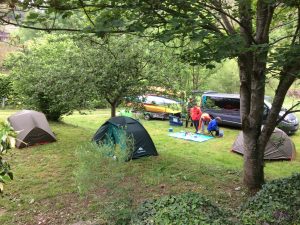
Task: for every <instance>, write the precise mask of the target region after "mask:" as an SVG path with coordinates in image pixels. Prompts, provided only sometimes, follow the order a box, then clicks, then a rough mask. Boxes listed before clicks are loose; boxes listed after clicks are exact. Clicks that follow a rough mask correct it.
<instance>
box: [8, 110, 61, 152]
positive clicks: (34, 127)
mask: <svg viewBox="0 0 300 225" xmlns="http://www.w3.org/2000/svg"><path fill="white" fill-rule="evenodd" d="M8 121H9V123H10V124H11V126H12V127H13V128H14V130H15V131H17V132H18V135H17V142H16V147H17V148H24V147H28V146H31V145H36V144H45V143H49V142H54V141H56V138H55V136H54V134H53V133H52V131H51V129H50V127H49V124H48V121H47V119H46V116H45V115H44V114H43V113H41V112H37V111H33V110H22V111H19V112H17V113H15V114H13V115H11V116H10V117H9V118H8Z"/></svg>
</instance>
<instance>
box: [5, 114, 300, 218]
mask: <svg viewBox="0 0 300 225" xmlns="http://www.w3.org/2000/svg"><path fill="white" fill-rule="evenodd" d="M13 112H14V111H9V110H5V111H3V110H2V111H0V119H5V118H7V117H8V116H9V115H11V114H12V113H13ZM109 117H110V111H109V110H97V111H92V112H89V111H86V112H85V114H79V113H74V114H73V115H70V116H65V117H64V118H63V123H50V126H51V128H52V130H53V131H54V133H55V135H56V136H57V138H58V141H57V142H55V143H52V144H48V145H42V146H37V147H31V148H26V149H22V150H14V151H13V152H14V155H13V156H12V158H11V160H10V162H11V165H12V170H13V172H14V174H15V180H14V181H12V182H10V183H8V184H7V185H6V186H5V188H6V195H5V196H4V198H2V199H1V201H0V209H1V208H4V209H5V210H8V211H7V212H6V213H5V216H0V224H18V223H19V224H25V223H28V224H38V221H39V218H40V216H41V215H42V216H43V217H45V218H48V220H49V221H51V219H50V218H52V219H55V221H56V224H72V222H73V223H74V222H76V221H80V220H85V219H89V218H91V217H93V218H96V219H97V220H98V221H108V220H109V219H110V218H113V216H114V215H112V214H111V212H114V213H121V212H123V211H118V212H117V211H116V209H117V208H118V207H117V206H120V205H118V204H119V203H118V202H122V204H125V205H126V206H128V207H134V206H136V205H137V204H139V203H140V202H141V201H143V200H145V199H148V198H154V197H157V196H161V195H165V194H170V193H182V192H186V191H196V192H200V193H202V194H204V195H206V196H207V197H209V198H210V199H211V200H213V201H214V202H217V203H218V204H220V205H222V206H224V207H229V208H235V207H237V206H239V205H240V204H241V202H243V201H244V199H245V198H246V197H247V194H246V192H245V190H244V189H242V190H241V191H236V190H235V188H236V187H242V174H243V169H242V168H243V157H242V156H240V155H237V154H234V153H232V152H231V146H232V144H233V142H234V140H235V138H236V136H237V134H238V132H239V131H240V130H238V129H230V128H221V129H223V130H224V137H223V138H214V139H212V140H209V141H206V142H202V143H198V142H189V141H184V140H181V139H175V138H172V137H169V136H168V134H169V132H168V128H169V127H170V126H169V123H168V121H161V120H151V121H145V120H140V122H141V123H142V124H143V126H144V127H145V128H146V130H147V131H148V132H149V134H150V136H151V137H152V139H153V141H154V143H155V145H156V148H157V151H158V153H159V156H157V157H146V158H142V159H139V160H134V161H131V162H128V163H125V164H124V165H122V168H119V169H118V168H116V169H114V170H110V169H109V168H111V167H106V166H104V165H100V164H99V165H98V167H95V171H93V172H94V173H98V171H99V174H100V173H101V176H99V177H96V176H95V180H96V181H94V183H93V185H94V188H93V190H90V191H87V192H86V193H85V194H84V195H82V194H81V195H79V191H78V190H79V189H78V187H77V183H76V182H75V175H74V174H75V172H76V171H78V167H79V162H78V155H77V156H76V154H75V152H76V150H78V149H80V146H83V145H84V144H85V143H87V142H90V140H91V138H92V136H93V135H94V133H95V132H96V131H97V129H98V128H99V127H100V126H101V124H103V123H104V122H105V121H106V120H107V119H108V118H109ZM181 130H186V131H189V132H194V130H193V128H188V129H185V128H183V127H174V132H177V131H181ZM299 136H300V134H299V132H298V133H297V134H296V135H293V136H292V137H291V138H292V139H293V141H294V143H295V145H296V149H297V152H298V156H297V158H296V160H295V161H292V162H290V161H277V162H266V167H265V174H266V178H267V180H271V179H275V178H279V177H284V176H289V175H291V174H292V173H295V172H299V171H300V151H299V149H300V138H299ZM120 169H121V170H120ZM116 171H119V172H116ZM112 173H114V174H112ZM116 173H118V174H116ZM83 174H84V173H83ZM87 180H88V179H87ZM32 199H34V202H33V203H32ZM120 204H121V203H120ZM120 207H121V206H120ZM113 210H115V211H113ZM62 212H63V213H65V214H66V215H67V214H69V215H68V216H65V217H61V215H60V214H61V213H62Z"/></svg>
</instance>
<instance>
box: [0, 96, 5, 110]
mask: <svg viewBox="0 0 300 225" xmlns="http://www.w3.org/2000/svg"><path fill="white" fill-rule="evenodd" d="M5 100H6V98H2V102H1V108H4V107H5Z"/></svg>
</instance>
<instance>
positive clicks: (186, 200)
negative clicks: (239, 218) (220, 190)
mask: <svg viewBox="0 0 300 225" xmlns="http://www.w3.org/2000/svg"><path fill="white" fill-rule="evenodd" d="M229 215H230V214H229V213H228V212H225V211H223V210H222V209H220V208H218V207H217V206H215V205H214V204H212V203H211V202H210V201H209V200H208V199H206V198H205V197H203V196H202V195H200V194H198V193H185V194H181V195H169V196H164V197H162V198H159V199H154V200H150V201H145V202H144V203H143V204H142V205H141V206H140V208H139V209H138V211H137V213H136V215H135V216H134V218H133V219H132V224H135V225H142V224H149V225H150V224H189V225H192V224H233V222H231V221H230V219H229Z"/></svg>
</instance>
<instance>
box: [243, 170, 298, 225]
mask: <svg viewBox="0 0 300 225" xmlns="http://www.w3.org/2000/svg"><path fill="white" fill-rule="evenodd" d="M240 218H241V220H242V222H243V224H287V225H288V224H300V174H296V175H293V176H291V177H289V178H283V179H279V180H274V181H271V182H270V183H268V184H266V185H264V186H263V188H262V190H261V191H259V192H258V193H257V194H256V195H255V196H254V197H253V198H250V199H249V200H248V202H247V203H246V204H245V205H243V207H242V209H241V212H240Z"/></svg>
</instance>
